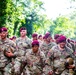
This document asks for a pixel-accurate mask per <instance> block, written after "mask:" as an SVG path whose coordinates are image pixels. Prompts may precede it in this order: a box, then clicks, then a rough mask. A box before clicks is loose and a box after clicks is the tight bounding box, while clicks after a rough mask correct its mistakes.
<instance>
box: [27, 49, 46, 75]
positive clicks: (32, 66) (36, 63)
mask: <svg viewBox="0 0 76 75" xmlns="http://www.w3.org/2000/svg"><path fill="white" fill-rule="evenodd" d="M26 60H27V69H28V70H29V73H30V74H32V75H34V74H36V73H41V72H42V71H43V66H44V61H45V55H44V53H43V52H42V51H38V52H37V53H33V51H32V50H30V52H27V53H26Z"/></svg>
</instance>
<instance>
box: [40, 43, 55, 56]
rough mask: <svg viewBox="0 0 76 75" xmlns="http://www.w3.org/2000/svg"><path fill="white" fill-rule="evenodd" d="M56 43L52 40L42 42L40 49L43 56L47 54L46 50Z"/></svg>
mask: <svg viewBox="0 0 76 75" xmlns="http://www.w3.org/2000/svg"><path fill="white" fill-rule="evenodd" d="M55 45H56V44H55V43H53V42H50V43H49V44H47V43H46V42H43V43H42V44H41V46H40V50H41V51H43V52H44V54H45V56H47V53H48V51H49V50H50V49H51V48H52V47H53V46H55Z"/></svg>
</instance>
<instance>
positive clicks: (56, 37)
mask: <svg viewBox="0 0 76 75" xmlns="http://www.w3.org/2000/svg"><path fill="white" fill-rule="evenodd" d="M58 37H60V35H59V34H55V35H54V40H55V42H56V43H57V39H58Z"/></svg>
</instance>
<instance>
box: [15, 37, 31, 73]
mask: <svg viewBox="0 0 76 75" xmlns="http://www.w3.org/2000/svg"><path fill="white" fill-rule="evenodd" d="M16 45H17V52H16V53H17V54H16V55H17V57H16V59H15V65H14V69H15V73H19V72H20V66H21V59H23V57H24V56H25V54H26V53H27V52H28V51H29V49H30V48H31V40H30V39H29V38H28V37H26V38H25V39H22V38H18V39H17V40H16ZM19 74H20V73H19Z"/></svg>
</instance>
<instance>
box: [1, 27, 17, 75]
mask: <svg viewBox="0 0 76 75" xmlns="http://www.w3.org/2000/svg"><path fill="white" fill-rule="evenodd" d="M0 34H1V39H0V75H11V70H12V67H13V61H12V58H13V57H14V56H15V55H14V52H15V50H16V44H15V43H14V42H13V41H11V40H10V39H8V38H7V35H8V31H7V28H5V27H2V28H1V30H0Z"/></svg>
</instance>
